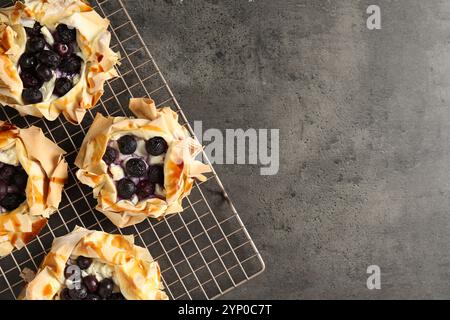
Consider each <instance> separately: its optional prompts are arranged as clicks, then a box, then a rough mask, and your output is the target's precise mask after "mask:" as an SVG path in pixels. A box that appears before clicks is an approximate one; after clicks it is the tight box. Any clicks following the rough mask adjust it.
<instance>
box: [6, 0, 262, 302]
mask: <svg viewBox="0 0 450 320" xmlns="http://www.w3.org/2000/svg"><path fill="white" fill-rule="evenodd" d="M91 4H92V5H93V6H94V8H95V9H96V10H97V12H99V13H100V14H101V15H102V16H104V17H107V18H108V19H109V20H110V21H111V28H110V31H111V33H112V44H111V46H112V47H113V49H114V50H115V51H119V52H120V54H121V57H122V58H121V65H120V67H118V71H119V74H120V77H119V78H116V79H114V80H112V81H110V82H109V83H107V84H106V85H105V94H104V95H103V97H102V99H101V101H100V102H99V103H98V104H97V105H96V106H95V107H94V108H93V109H91V110H89V112H88V113H87V114H86V116H85V118H84V120H83V122H82V123H81V125H79V126H77V125H72V124H70V123H68V122H66V121H65V120H63V118H62V117H60V118H58V119H57V120H56V121H53V122H50V121H45V120H43V119H37V118H33V117H21V116H20V115H19V114H18V113H17V112H16V111H15V110H13V109H11V108H9V107H8V108H0V109H1V110H2V111H1V112H0V118H1V119H3V120H7V121H9V122H12V123H14V124H16V125H17V126H19V127H28V126H30V125H35V126H38V127H40V128H42V130H43V131H44V133H45V134H46V136H47V137H49V138H50V139H52V140H53V141H55V142H57V143H58V145H59V146H60V147H62V148H63V149H64V150H66V151H67V154H66V160H67V162H68V163H69V171H70V172H69V181H68V183H67V184H66V187H65V189H64V191H63V197H62V202H61V205H60V208H59V210H58V211H57V212H56V213H54V214H53V215H52V216H51V217H50V219H49V222H48V224H47V226H46V227H45V228H44V229H43V230H42V232H41V234H40V235H39V236H38V237H36V238H35V239H34V240H32V241H31V242H30V243H29V244H28V245H27V246H26V247H24V248H23V249H21V250H16V251H14V252H13V253H12V254H10V255H9V256H6V257H3V258H1V259H0V299H15V298H17V297H18V295H19V294H20V292H21V291H22V289H23V287H24V285H25V283H24V282H23V280H22V279H21V277H20V272H21V270H23V269H24V268H30V269H32V270H37V268H38V266H39V264H40V263H41V261H42V260H43V258H44V256H45V254H46V253H47V252H48V250H49V249H50V247H51V244H52V241H53V239H54V238H55V237H59V236H62V235H65V234H67V233H68V232H70V231H72V230H73V228H74V227H75V226H76V225H80V226H83V227H86V228H90V229H96V230H103V231H106V232H111V233H122V234H133V235H135V240H136V244H137V245H140V246H145V247H147V248H148V249H149V251H150V253H151V254H152V256H153V257H154V258H155V259H156V260H157V261H158V262H159V264H160V266H161V271H162V277H163V282H164V286H165V290H166V292H167V293H168V295H169V297H170V298H171V299H215V298H218V297H220V296H221V295H223V294H225V293H226V292H228V291H230V290H232V289H233V288H235V287H237V286H239V285H241V284H242V283H244V282H246V281H248V280H249V279H251V278H253V277H255V276H257V275H258V274H260V273H261V272H262V271H263V270H264V262H263V260H262V258H261V256H260V254H259V252H258V250H257V249H256V247H255V245H254V243H253V240H252V239H251V237H250V236H249V234H248V232H247V230H246V229H245V227H244V225H243V224H242V221H241V219H240V218H239V215H238V213H237V211H236V209H235V208H234V206H233V204H232V203H231V201H230V200H229V198H228V195H227V193H226V191H225V190H224V188H223V185H222V183H221V181H220V179H219V178H218V176H217V174H216V172H215V171H214V168H212V170H213V171H212V173H210V174H207V180H206V181H205V182H196V183H195V185H194V188H193V190H192V192H191V195H190V196H189V197H187V199H185V200H184V202H183V205H184V212H183V213H182V214H176V215H171V216H168V217H167V218H166V219H163V220H160V221H155V220H152V221H150V220H146V221H144V222H142V223H140V224H138V225H135V226H132V227H127V228H124V229H117V228H116V227H115V226H114V225H113V224H112V223H111V222H110V221H109V220H108V219H107V218H106V217H105V216H103V215H102V214H101V213H99V212H97V211H96V210H95V209H94V208H95V205H96V200H95V199H94V198H93V196H92V190H91V189H90V188H88V187H86V186H84V185H82V184H80V183H78V181H77V180H76V178H75V172H76V167H75V166H74V164H73V163H74V160H75V157H76V154H77V151H78V149H79V147H80V146H81V143H82V140H83V138H84V136H85V134H86V132H87V130H88V128H89V126H90V124H91V123H92V121H93V119H94V115H95V114H96V113H97V112H101V113H103V114H106V115H112V116H123V115H131V114H130V112H129V110H128V108H127V106H128V100H129V98H130V97H143V96H151V97H152V98H153V99H154V100H155V101H156V103H157V105H158V106H162V105H164V106H169V107H171V108H172V109H173V110H175V111H176V112H177V113H178V114H179V116H180V122H181V124H182V125H184V126H185V127H186V128H188V130H189V131H190V132H191V134H192V135H194V134H193V131H192V128H191V127H190V125H189V124H188V122H187V120H186V117H185V116H184V113H183V111H182V110H181V109H180V106H179V104H178V102H177V101H176V99H175V97H174V96H173V93H172V91H171V90H170V88H169V87H168V85H167V82H166V80H165V79H164V77H163V76H162V74H161V72H160V70H159V68H158V66H157V65H156V63H155V61H154V60H153V58H152V56H151V54H150V52H149V50H148V48H147V47H146V45H145V43H144V41H143V39H142V37H141V36H140V35H139V32H138V31H137V29H136V26H135V24H134V23H133V21H132V19H131V18H130V15H129V14H128V12H127V10H126V8H125V6H124V4H123V2H122V1H121V0H105V1H100V0H97V1H91ZM0 5H1V6H2V7H4V6H7V5H11V1H0ZM203 156H204V161H205V162H206V163H208V164H209V165H210V162H209V160H208V159H207V157H206V155H203Z"/></svg>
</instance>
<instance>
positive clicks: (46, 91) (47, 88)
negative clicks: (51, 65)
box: [39, 72, 56, 101]
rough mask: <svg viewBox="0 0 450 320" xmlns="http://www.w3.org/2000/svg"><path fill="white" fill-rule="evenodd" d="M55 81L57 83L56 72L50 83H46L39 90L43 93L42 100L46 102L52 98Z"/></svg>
mask: <svg viewBox="0 0 450 320" xmlns="http://www.w3.org/2000/svg"><path fill="white" fill-rule="evenodd" d="M55 81H56V74H55V72H53V77H52V78H51V79H50V80H49V81H47V82H45V83H44V84H43V85H42V87H41V89H39V90H40V91H41V93H42V98H43V100H44V101H47V100H49V99H50V98H51V97H52V95H53V90H54V89H55Z"/></svg>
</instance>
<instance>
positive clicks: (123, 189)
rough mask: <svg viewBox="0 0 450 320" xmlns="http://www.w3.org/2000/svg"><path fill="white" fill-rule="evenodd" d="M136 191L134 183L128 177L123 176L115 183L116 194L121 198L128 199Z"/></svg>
mask: <svg viewBox="0 0 450 320" xmlns="http://www.w3.org/2000/svg"><path fill="white" fill-rule="evenodd" d="M135 191H136V185H135V184H134V183H133V181H131V180H130V179H127V178H124V179H122V180H120V181H119V182H118V183H117V195H118V196H119V197H120V198H122V199H130V198H131V196H132V195H133V194H134V192H135Z"/></svg>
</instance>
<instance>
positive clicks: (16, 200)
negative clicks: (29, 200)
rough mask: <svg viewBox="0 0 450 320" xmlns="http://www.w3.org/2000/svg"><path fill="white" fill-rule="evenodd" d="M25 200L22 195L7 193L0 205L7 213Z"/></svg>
mask: <svg viewBox="0 0 450 320" xmlns="http://www.w3.org/2000/svg"><path fill="white" fill-rule="evenodd" d="M25 200H26V197H25V195H24V194H20V193H8V194H7V195H6V196H5V197H4V198H3V199H2V200H1V201H0V205H1V206H2V207H3V208H5V209H6V210H8V211H12V210H14V209H16V208H17V207H18V206H20V205H21V204H22V202H24V201H25Z"/></svg>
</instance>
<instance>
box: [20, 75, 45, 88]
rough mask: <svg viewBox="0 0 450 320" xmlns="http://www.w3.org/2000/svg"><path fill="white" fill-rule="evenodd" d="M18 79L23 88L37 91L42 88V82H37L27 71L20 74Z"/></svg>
mask: <svg viewBox="0 0 450 320" xmlns="http://www.w3.org/2000/svg"><path fill="white" fill-rule="evenodd" d="M20 79H21V80H22V83H23V87H24V88H36V89H39V88H40V87H41V86H42V81H41V80H39V79H38V78H37V77H36V76H35V75H34V74H32V73H31V72H28V71H23V72H21V73H20Z"/></svg>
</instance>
